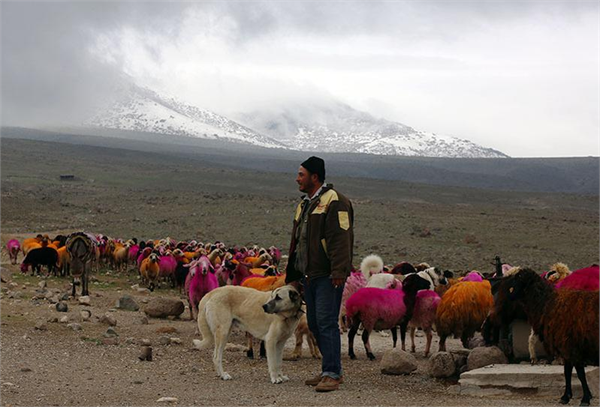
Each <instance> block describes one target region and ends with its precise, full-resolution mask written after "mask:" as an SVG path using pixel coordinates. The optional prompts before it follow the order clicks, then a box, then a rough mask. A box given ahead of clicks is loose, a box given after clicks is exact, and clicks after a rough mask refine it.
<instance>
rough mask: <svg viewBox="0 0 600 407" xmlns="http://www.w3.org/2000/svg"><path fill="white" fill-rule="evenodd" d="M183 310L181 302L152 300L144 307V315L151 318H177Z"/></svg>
mask: <svg viewBox="0 0 600 407" xmlns="http://www.w3.org/2000/svg"><path fill="white" fill-rule="evenodd" d="M184 310H185V306H184V305H183V302H182V301H181V300H175V299H172V298H153V299H152V300H150V301H149V302H148V305H146V306H145V307H144V312H145V313H146V315H148V316H149V317H152V318H166V317H169V316H179V315H181V314H182V313H183V311H184Z"/></svg>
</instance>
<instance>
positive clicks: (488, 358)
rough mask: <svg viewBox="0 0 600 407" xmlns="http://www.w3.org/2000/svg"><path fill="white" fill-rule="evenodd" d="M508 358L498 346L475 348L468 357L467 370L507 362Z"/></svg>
mask: <svg viewBox="0 0 600 407" xmlns="http://www.w3.org/2000/svg"><path fill="white" fill-rule="evenodd" d="M505 363H508V359H507V358H506V355H505V354H504V352H502V351H501V350H500V348H498V347H497V346H489V347H479V348H475V349H473V350H472V351H471V353H470V354H469V357H468V358H467V370H473V369H478V368H480V367H484V366H487V365H492V364H505Z"/></svg>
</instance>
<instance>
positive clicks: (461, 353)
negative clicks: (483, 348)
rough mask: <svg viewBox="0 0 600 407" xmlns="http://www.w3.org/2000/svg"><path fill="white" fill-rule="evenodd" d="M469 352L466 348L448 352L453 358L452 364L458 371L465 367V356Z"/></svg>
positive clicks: (466, 356)
mask: <svg viewBox="0 0 600 407" xmlns="http://www.w3.org/2000/svg"><path fill="white" fill-rule="evenodd" d="M469 353H471V351H470V350H468V349H458V350H453V351H451V352H450V354H452V359H454V366H456V370H457V371H458V372H459V373H462V372H463V371H464V370H465V369H466V368H467V358H468V357H469Z"/></svg>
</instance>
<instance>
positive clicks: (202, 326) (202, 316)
mask: <svg viewBox="0 0 600 407" xmlns="http://www.w3.org/2000/svg"><path fill="white" fill-rule="evenodd" d="M207 300H208V298H207V297H206V296H204V298H202V301H200V304H198V330H199V331H200V334H201V335H202V340H201V341H198V340H195V341H194V347H195V348H196V349H207V348H210V347H211V346H213V345H214V342H215V338H214V335H213V333H212V331H211V329H210V325H209V324H208V321H207V319H206V318H207V317H206V302H207Z"/></svg>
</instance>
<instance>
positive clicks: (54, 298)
mask: <svg viewBox="0 0 600 407" xmlns="http://www.w3.org/2000/svg"><path fill="white" fill-rule="evenodd" d="M47 300H48V301H50V304H57V303H58V302H59V301H60V297H59V296H58V295H53V296H51V297H50V298H47Z"/></svg>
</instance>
